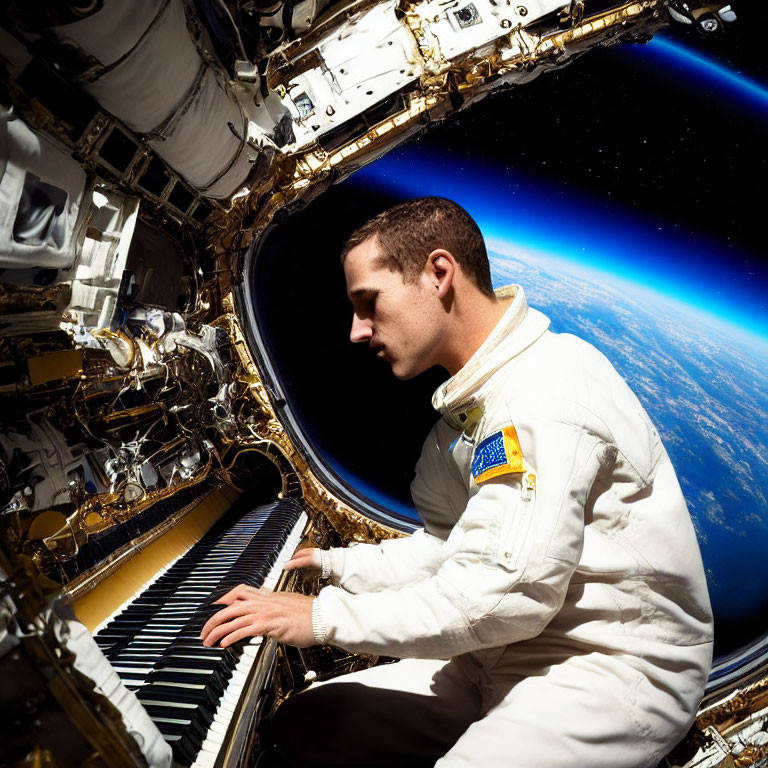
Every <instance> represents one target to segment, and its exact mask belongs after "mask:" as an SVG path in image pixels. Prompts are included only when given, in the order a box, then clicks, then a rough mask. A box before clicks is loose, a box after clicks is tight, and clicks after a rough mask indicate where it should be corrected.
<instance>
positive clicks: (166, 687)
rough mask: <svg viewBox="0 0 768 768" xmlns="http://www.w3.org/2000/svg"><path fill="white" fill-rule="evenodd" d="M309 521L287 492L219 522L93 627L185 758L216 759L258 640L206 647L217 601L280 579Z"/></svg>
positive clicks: (187, 761)
mask: <svg viewBox="0 0 768 768" xmlns="http://www.w3.org/2000/svg"><path fill="white" fill-rule="evenodd" d="M306 521H307V517H306V514H305V513H304V512H303V511H302V509H301V507H300V505H299V504H298V503H297V502H296V501H294V500H284V501H278V502H276V503H274V504H270V505H267V506H263V507H258V508H256V509H254V510H251V511H250V512H248V513H246V514H245V515H243V517H241V518H240V519H239V520H238V521H237V522H236V523H235V524H234V525H232V526H231V527H230V528H229V529H227V530H221V529H220V528H219V527H215V528H214V529H212V530H211V531H210V532H209V533H208V534H206V535H205V536H204V537H203V538H202V539H200V541H198V542H197V543H196V544H195V545H194V546H193V547H192V548H191V549H190V550H189V551H188V552H186V553H185V554H184V555H182V556H181V557H179V558H178V559H176V561H175V562H173V563H172V564H170V565H169V567H168V568H167V569H166V570H165V571H164V572H163V573H161V574H160V575H159V576H158V577H157V578H156V579H155V580H154V581H153V582H152V583H151V584H150V585H148V586H147V587H146V588H145V589H144V590H143V591H142V593H141V594H140V595H138V596H137V597H136V598H135V599H134V600H132V601H131V602H130V603H129V604H128V605H126V606H124V607H123V608H122V609H121V610H120V611H119V612H117V613H116V614H115V615H114V616H112V617H111V618H109V619H108V620H106V621H105V622H103V623H102V625H101V626H100V627H98V628H97V631H96V632H94V637H95V639H96V642H97V644H98V645H99V647H100V648H101V649H102V651H103V653H104V655H105V656H106V657H107V659H108V660H109V661H110V663H111V664H112V667H113V668H114V669H115V671H116V672H117V673H118V675H119V676H120V678H121V679H122V680H123V682H124V683H125V685H126V686H127V687H128V688H130V689H131V690H133V691H134V692H135V694H136V696H137V698H138V699H139V701H140V702H141V703H142V705H143V706H144V708H145V709H146V710H147V712H148V713H149V715H150V717H151V718H152V720H153V721H154V722H155V724H156V725H157V727H158V729H159V730H160V732H161V733H162V734H163V737H164V738H165V740H166V741H168V742H169V743H170V744H171V746H172V748H173V751H174V758H175V760H176V761H177V762H179V763H181V764H182V765H194V766H196V767H198V766H213V764H214V762H215V761H216V757H217V754H218V751H219V748H220V747H221V745H222V744H223V742H224V740H225V737H226V733H227V729H228V728H229V724H230V720H231V718H232V714H233V712H234V709H235V705H236V704H237V701H238V699H239V695H240V693H241V692H242V689H243V686H244V684H245V681H246V679H247V677H248V674H249V671H250V669H251V667H252V666H253V662H254V660H255V658H256V655H257V652H258V650H259V646H260V644H261V638H253V639H252V640H251V642H247V641H242V642H240V643H236V644H235V645H234V646H231V647H229V648H215V647H214V648H206V647H204V646H203V644H202V642H201V641H200V631H201V630H202V628H203V625H204V624H205V622H206V621H207V620H208V618H209V617H210V616H211V615H212V614H213V613H215V612H216V611H217V610H218V609H219V607H216V606H214V605H213V603H215V601H216V599H217V598H219V597H221V596H222V595H224V594H225V593H226V592H228V591H229V590H230V589H232V588H233V587H235V586H237V585H238V584H241V583H242V584H248V585H250V586H254V587H266V588H270V589H274V587H275V586H276V584H277V582H278V580H279V578H280V575H281V572H282V565H283V563H285V562H286V561H287V560H289V559H290V557H291V555H292V554H293V552H294V551H295V549H296V546H297V545H298V543H299V541H300V539H301V535H302V532H303V530H304V527H305V525H306Z"/></svg>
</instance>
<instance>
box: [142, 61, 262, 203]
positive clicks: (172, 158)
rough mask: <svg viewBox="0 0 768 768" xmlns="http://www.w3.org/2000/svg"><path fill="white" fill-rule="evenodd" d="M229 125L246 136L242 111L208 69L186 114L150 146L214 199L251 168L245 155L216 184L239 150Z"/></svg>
mask: <svg viewBox="0 0 768 768" xmlns="http://www.w3.org/2000/svg"><path fill="white" fill-rule="evenodd" d="M227 123H232V125H233V127H234V129H235V130H236V131H237V133H238V135H239V136H241V137H242V136H244V135H245V132H246V130H247V128H246V125H245V121H244V119H243V114H242V113H241V111H240V108H239V107H238V105H237V103H236V102H235V101H234V100H233V99H232V98H231V97H230V95H229V94H228V93H227V92H226V91H225V90H224V87H223V86H222V84H221V82H220V81H219V80H218V78H217V77H216V74H215V73H214V71H213V70H211V69H208V70H206V72H205V75H204V77H203V81H202V84H201V87H200V89H199V90H198V91H197V93H196V94H195V96H194V98H193V99H192V101H191V102H190V103H189V104H188V105H187V106H186V109H185V111H184V114H183V115H181V116H180V117H179V118H178V119H177V120H176V119H175V120H173V121H172V122H171V124H170V125H169V126H168V128H167V130H165V131H164V132H163V134H164V137H163V138H162V139H156V140H153V141H150V142H149V145H150V146H151V147H152V149H154V150H155V151H156V152H157V153H158V154H159V155H160V156H161V157H162V158H163V159H164V160H165V161H166V162H167V163H169V165H170V166H171V167H172V168H174V169H176V170H177V171H178V172H179V173H181V174H182V175H183V176H184V178H185V179H186V180H187V181H188V182H189V183H190V184H191V185H192V186H194V187H197V188H198V189H199V190H201V191H203V192H205V194H207V195H210V196H211V197H219V196H224V195H226V194H229V193H230V192H233V191H234V189H235V188H236V187H237V186H238V184H241V183H242V182H243V180H244V179H245V177H246V176H247V175H248V172H249V171H250V168H251V166H250V163H249V162H248V155H247V153H245V152H242V153H241V154H240V157H239V162H236V163H235V164H234V166H233V167H232V169H230V170H229V171H228V172H227V173H226V174H225V175H224V176H223V177H222V178H221V179H220V180H219V181H218V182H214V180H215V177H216V176H217V175H218V174H219V173H220V172H221V171H222V170H223V169H224V168H226V167H227V166H228V165H229V163H230V162H231V161H232V158H233V157H234V156H235V155H236V154H237V153H238V152H239V151H240V146H241V142H240V141H239V140H238V139H237V137H236V136H235V135H234V134H233V133H232V131H231V130H230V129H229V127H228V125H227ZM211 184H213V186H212V187H211V188H210V189H209V188H208V187H209V185H211Z"/></svg>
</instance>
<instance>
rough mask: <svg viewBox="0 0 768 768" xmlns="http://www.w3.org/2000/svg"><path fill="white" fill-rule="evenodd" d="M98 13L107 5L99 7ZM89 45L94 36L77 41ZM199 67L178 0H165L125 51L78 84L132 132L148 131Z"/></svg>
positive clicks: (176, 104)
mask: <svg viewBox="0 0 768 768" xmlns="http://www.w3.org/2000/svg"><path fill="white" fill-rule="evenodd" d="M100 13H104V14H106V13H112V10H111V9H110V8H109V7H105V8H104V10H102V11H101V12H100ZM153 15H154V14H153ZM84 23H85V22H80V24H84ZM72 26H76V25H72ZM93 44H94V38H90V37H89V38H88V39H82V40H81V45H82V48H83V50H84V51H87V52H88V53H90V52H91V46H92V45H93ZM96 45H97V48H99V47H101V45H103V42H99V43H96ZM201 66H202V60H201V59H200V56H199V54H198V52H197V49H196V48H195V44H194V41H193V40H192V38H191V36H190V34H189V30H188V29H187V21H186V16H185V14H184V6H183V4H182V2H181V0H170V2H169V3H168V7H167V8H166V9H165V10H164V11H163V14H162V16H161V17H160V18H159V19H158V21H157V22H156V23H155V24H154V25H153V27H152V29H150V30H149V31H148V33H147V34H146V36H145V37H144V38H143V39H142V40H141V41H140V42H139V44H138V46H137V47H136V48H135V50H133V51H132V52H131V54H130V56H128V57H127V58H126V59H124V60H123V61H122V62H120V63H119V64H117V65H116V66H115V67H113V68H112V69H110V70H108V71H107V72H105V73H104V74H103V75H101V76H100V77H99V78H98V79H97V80H95V81H94V82H92V83H84V84H83V89H84V90H85V91H87V92H88V93H90V94H91V95H92V96H93V97H94V98H95V99H96V100H97V101H98V102H99V104H101V105H102V106H103V107H104V109H106V110H108V111H109V112H111V113H112V114H113V115H115V117H117V118H119V119H120V120H122V121H123V122H124V123H125V124H126V125H127V126H128V127H129V128H130V129H131V130H132V131H136V132H137V133H149V132H150V131H153V130H155V129H156V128H157V127H158V126H160V124H161V123H162V122H163V121H164V120H165V119H166V118H168V117H169V116H170V115H172V114H173V113H174V112H175V111H176V110H177V109H178V108H179V107H181V105H182V102H183V99H184V98H185V97H186V95H187V92H188V91H189V89H190V88H191V87H192V84H193V83H194V81H195V78H196V77H197V75H198V72H199V71H200V67H201ZM224 127H225V128H226V125H225V126H224Z"/></svg>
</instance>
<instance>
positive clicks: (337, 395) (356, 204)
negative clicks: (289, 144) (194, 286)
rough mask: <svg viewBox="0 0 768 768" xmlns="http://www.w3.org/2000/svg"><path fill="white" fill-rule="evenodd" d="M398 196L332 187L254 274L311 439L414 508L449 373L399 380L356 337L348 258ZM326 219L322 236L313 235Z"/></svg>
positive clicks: (273, 236) (283, 372)
mask: <svg viewBox="0 0 768 768" xmlns="http://www.w3.org/2000/svg"><path fill="white" fill-rule="evenodd" d="M397 202H398V200H395V199H393V198H389V197H385V196H382V195H378V194H375V193H373V192H370V193H366V192H361V191H360V190H353V189H350V188H348V187H344V186H341V187H333V188H331V189H330V190H328V191H327V192H326V193H325V194H323V195H321V197H320V198H319V199H318V200H316V201H315V202H313V203H312V204H311V205H310V206H309V207H308V208H307V209H306V210H304V211H302V212H300V213H297V214H294V215H293V216H291V217H290V218H289V219H288V220H287V222H286V223H284V224H282V225H279V226H277V227H275V228H274V229H273V230H272V232H271V233H270V234H269V235H268V236H267V238H266V240H265V241H264V242H263V244H262V246H261V249H260V252H259V255H258V258H257V259H256V265H255V269H254V275H253V280H254V293H255V296H256V301H255V302H254V303H255V309H256V315H257V322H258V325H259V327H260V329H261V335H262V338H263V339H264V340H265V343H266V344H267V346H268V348H269V353H270V360H272V362H273V363H276V364H277V365H279V370H278V375H279V379H280V382H279V384H280V388H281V389H282V391H283V394H284V396H285V398H286V400H287V401H288V404H289V406H290V407H291V409H292V410H293V412H294V413H295V415H296V417H297V421H298V422H299V423H300V424H301V425H302V428H303V429H304V431H305V436H306V437H308V438H309V440H310V442H311V443H312V444H313V446H314V448H315V449H316V450H317V451H319V452H320V454H321V455H322V456H323V457H325V458H326V459H335V460H336V461H337V462H339V463H341V464H342V465H343V466H344V467H346V468H347V469H348V470H350V471H351V472H353V473H354V474H355V475H357V476H358V477H361V478H363V479H364V480H365V481H367V482H368V483H371V484H372V485H374V486H376V487H377V488H378V489H380V490H381V491H383V492H385V493H387V494H390V495H391V496H394V497H395V498H397V499H399V500H400V501H401V502H402V503H404V504H408V505H410V504H411V501H410V491H409V486H410V482H411V479H412V478H413V470H414V467H415V465H416V461H417V459H418V457H419V452H420V450H421V444H422V442H423V440H424V438H425V437H426V435H427V432H428V431H429V429H430V427H431V426H432V424H433V423H434V422H435V421H436V420H437V414H436V413H435V411H433V410H432V407H431V405H430V400H431V397H432V392H433V391H434V389H435V388H436V387H437V386H438V384H439V383H440V381H442V380H443V379H444V378H445V376H446V375H445V374H444V373H441V372H440V371H439V370H437V369H433V370H431V371H429V372H427V373H425V374H423V375H421V376H419V377H417V378H416V379H413V380H411V381H405V382H403V381H398V380H397V379H395V377H394V376H393V375H392V372H391V371H390V369H389V365H388V364H386V363H384V362H383V361H381V360H377V359H376V358H374V357H373V356H372V355H371V353H370V352H369V351H368V345H367V344H366V345H356V344H352V343H351V342H350V341H349V328H350V322H351V319H352V309H351V305H350V303H349V301H348V299H347V296H346V289H345V284H344V274H343V271H342V268H341V265H340V264H339V252H340V250H341V245H342V243H343V241H344V239H345V238H346V236H347V235H348V234H349V233H350V232H351V231H352V230H354V229H356V228H357V227H358V226H360V225H361V224H363V223H364V222H365V221H367V220H368V219H369V218H371V217H372V216H374V215H375V214H376V213H378V212H379V211H381V210H384V209H385V208H389V207H390V206H392V205H394V204H396V203H397ZM339 211H343V212H344V215H343V216H340V215H339ZM320 222H322V224H321V223H320ZM318 226H320V227H322V229H321V231H322V237H320V238H315V237H312V238H308V237H307V233H309V232H311V231H316V228H317V227H318ZM275 285H279V286H281V289H280V292H279V293H275V292H273V291H271V290H270V286H275ZM358 490H362V489H358Z"/></svg>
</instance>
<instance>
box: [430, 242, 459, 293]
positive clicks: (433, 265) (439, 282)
mask: <svg viewBox="0 0 768 768" xmlns="http://www.w3.org/2000/svg"><path fill="white" fill-rule="evenodd" d="M457 268H458V265H457V264H456V259H455V258H454V256H453V254H452V253H449V252H448V251H446V250H444V249H443V248H436V249H435V250H434V251H432V253H430V254H429V256H427V264H426V268H425V271H426V273H427V279H428V280H429V281H430V283H431V284H432V285H433V286H434V288H435V289H436V290H437V296H438V298H439V299H444V298H445V297H446V296H447V295H448V292H449V291H450V290H451V288H452V287H453V281H454V280H455V278H456V270H457Z"/></svg>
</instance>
